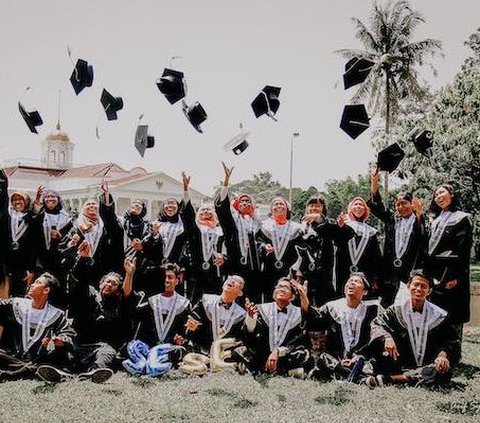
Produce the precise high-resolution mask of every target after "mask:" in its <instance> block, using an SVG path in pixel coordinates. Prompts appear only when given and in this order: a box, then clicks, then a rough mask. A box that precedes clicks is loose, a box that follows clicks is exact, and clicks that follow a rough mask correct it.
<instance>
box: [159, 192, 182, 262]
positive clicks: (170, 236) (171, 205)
mask: <svg viewBox="0 0 480 423" xmlns="http://www.w3.org/2000/svg"><path fill="white" fill-rule="evenodd" d="M180 208H181V204H180V203H179V202H178V201H177V200H176V199H175V198H167V199H166V200H164V201H163V202H162V205H161V209H160V212H159V213H158V217H157V220H156V221H155V222H153V226H154V227H155V226H156V225H158V226H159V231H160V237H161V239H162V245H163V260H162V262H163V264H165V263H173V264H177V265H178V266H180V267H185V266H186V257H185V249H186V245H185V244H186V242H187V239H186V235H187V234H186V232H185V228H184V226H183V222H182V219H181V216H180Z"/></svg>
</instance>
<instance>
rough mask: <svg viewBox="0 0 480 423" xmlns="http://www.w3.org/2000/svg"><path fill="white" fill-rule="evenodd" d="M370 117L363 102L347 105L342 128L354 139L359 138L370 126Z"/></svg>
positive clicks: (341, 122)
mask: <svg viewBox="0 0 480 423" xmlns="http://www.w3.org/2000/svg"><path fill="white" fill-rule="evenodd" d="M369 120H370V119H369V118H368V115H367V111H366V110H365V106H364V105H363V104H354V105H348V106H345V107H344V109H343V114H342V120H341V121H340V128H342V129H343V130H344V131H345V132H346V133H347V134H348V135H350V137H352V138H353V139H355V138H357V137H358V136H359V135H360V134H361V133H362V132H364V131H365V130H366V129H368V127H369V126H370V124H369Z"/></svg>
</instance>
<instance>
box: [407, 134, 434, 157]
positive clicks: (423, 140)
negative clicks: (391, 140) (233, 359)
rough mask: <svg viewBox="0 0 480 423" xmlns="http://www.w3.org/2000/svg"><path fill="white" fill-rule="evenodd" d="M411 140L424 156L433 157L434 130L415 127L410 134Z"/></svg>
mask: <svg viewBox="0 0 480 423" xmlns="http://www.w3.org/2000/svg"><path fill="white" fill-rule="evenodd" d="M408 136H409V138H410V141H412V142H413V145H414V146H415V149H416V150H417V151H418V152H419V153H420V154H423V155H424V156H426V157H428V158H430V157H432V147H433V132H432V131H428V130H422V129H419V128H415V129H413V130H412V131H411V132H410V133H409V134H408Z"/></svg>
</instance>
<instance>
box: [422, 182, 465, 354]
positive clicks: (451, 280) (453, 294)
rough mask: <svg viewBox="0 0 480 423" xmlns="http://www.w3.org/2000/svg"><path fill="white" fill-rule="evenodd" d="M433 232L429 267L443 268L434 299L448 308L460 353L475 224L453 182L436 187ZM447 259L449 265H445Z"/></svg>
mask: <svg viewBox="0 0 480 423" xmlns="http://www.w3.org/2000/svg"><path fill="white" fill-rule="evenodd" d="M430 212H431V213H432V218H433V220H432V222H431V231H430V232H431V234H430V239H429V243H428V260H429V267H431V268H432V269H435V268H438V267H441V268H442V275H437V277H436V278H437V279H438V281H439V282H440V283H439V284H436V285H435V286H434V287H433V290H432V294H431V297H430V299H431V301H432V302H433V303H434V304H437V305H438V306H440V307H442V308H443V309H445V310H447V311H448V313H449V314H450V317H451V320H452V322H453V323H454V324H455V328H456V330H457V334H458V340H459V342H458V344H457V354H458V355H459V357H460V355H461V353H460V351H461V337H462V330H463V324H464V323H466V322H468V321H469V320H470V252H471V249H472V243H473V226H472V218H471V216H470V214H468V213H465V212H463V211H461V210H460V201H459V198H458V196H457V195H455V192H454V190H453V188H452V186H450V185H441V186H439V187H438V188H436V189H435V192H434V196H433V199H432V203H431V205H430ZM444 259H445V261H446V264H445V265H442V261H443V260H444Z"/></svg>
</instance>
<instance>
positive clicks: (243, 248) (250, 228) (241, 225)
mask: <svg viewBox="0 0 480 423" xmlns="http://www.w3.org/2000/svg"><path fill="white" fill-rule="evenodd" d="M232 216H233V220H234V222H235V226H236V227H237V232H238V243H239V247H240V253H241V254H242V257H245V258H246V257H247V256H248V249H249V247H250V243H249V240H248V234H252V233H253V234H254V233H255V232H257V229H258V226H259V223H258V220H257V219H256V218H254V217H250V216H245V217H242V216H240V213H238V212H237V211H236V210H234V209H233V210H232Z"/></svg>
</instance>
